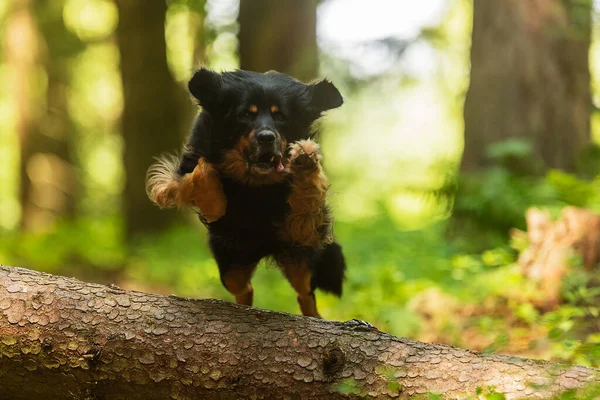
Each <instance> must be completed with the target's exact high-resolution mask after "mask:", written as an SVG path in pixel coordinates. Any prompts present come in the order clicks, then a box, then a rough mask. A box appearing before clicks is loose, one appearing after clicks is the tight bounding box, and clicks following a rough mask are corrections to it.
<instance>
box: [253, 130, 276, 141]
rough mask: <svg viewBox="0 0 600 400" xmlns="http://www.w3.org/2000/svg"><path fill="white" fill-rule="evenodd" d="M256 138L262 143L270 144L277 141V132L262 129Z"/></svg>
mask: <svg viewBox="0 0 600 400" xmlns="http://www.w3.org/2000/svg"><path fill="white" fill-rule="evenodd" d="M256 140H258V143H260V144H269V143H273V142H274V141H275V133H274V132H272V131H261V132H258V133H257V134H256Z"/></svg>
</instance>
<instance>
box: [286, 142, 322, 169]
mask: <svg viewBox="0 0 600 400" xmlns="http://www.w3.org/2000/svg"><path fill="white" fill-rule="evenodd" d="M321 158H322V156H321V151H320V146H319V144H318V143H317V142H315V141H312V140H311V139H306V140H299V141H297V142H295V143H293V144H292V145H291V146H290V168H291V169H292V171H294V170H295V171H302V172H312V171H316V170H317V169H318V168H319V161H321Z"/></svg>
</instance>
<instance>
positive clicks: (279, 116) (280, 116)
mask: <svg viewBox="0 0 600 400" xmlns="http://www.w3.org/2000/svg"><path fill="white" fill-rule="evenodd" d="M271 115H272V116H273V119H274V120H275V121H279V122H283V121H285V119H286V116H285V114H284V113H282V112H281V111H275V112H273V113H271Z"/></svg>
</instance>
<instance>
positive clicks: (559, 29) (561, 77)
mask: <svg viewBox="0 0 600 400" xmlns="http://www.w3.org/2000/svg"><path fill="white" fill-rule="evenodd" d="M473 7H474V8H473V34H472V47H471V82H470V87H469V90H468V92H467V97H466V100H465V109H464V114H465V151H464V157H463V169H464V170H466V171H473V170H477V169H479V168H482V167H485V166H487V165H489V163H490V160H489V159H488V157H487V155H486V150H487V147H488V146H489V145H491V144H493V143H496V142H500V141H503V140H505V139H508V138H522V139H525V140H528V141H529V142H530V143H531V144H532V146H533V150H534V152H535V156H536V159H537V160H539V161H542V162H543V164H544V166H545V167H548V168H561V169H572V168H574V164H575V161H576V157H577V155H578V153H579V151H580V150H581V149H582V148H583V147H584V146H585V145H587V144H588V143H589V142H590V140H591V137H590V112H591V104H592V103H591V94H590V70H589V62H588V52H589V46H590V40H591V26H592V24H591V21H592V18H591V15H592V13H591V11H592V1H590V0H530V1H522V0H505V1H488V0H475V1H474V5H473Z"/></svg>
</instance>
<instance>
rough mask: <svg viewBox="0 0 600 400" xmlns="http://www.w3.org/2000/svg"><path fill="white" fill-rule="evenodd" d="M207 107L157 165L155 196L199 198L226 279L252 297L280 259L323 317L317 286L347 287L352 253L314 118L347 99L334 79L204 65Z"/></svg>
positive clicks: (193, 87)
mask: <svg viewBox="0 0 600 400" xmlns="http://www.w3.org/2000/svg"><path fill="white" fill-rule="evenodd" d="M188 89H189V92H190V94H191V95H192V96H193V97H194V98H195V100H196V101H197V103H198V105H199V106H200V107H201V112H200V113H199V114H198V115H197V117H196V119H195V121H194V124H193V128H192V132H191V135H190V137H189V138H188V141H187V144H186V145H185V146H184V149H183V152H182V154H181V155H180V156H179V157H177V156H173V155H171V156H162V157H160V158H158V159H157V161H156V162H155V163H154V164H153V165H152V166H151V167H150V168H149V170H148V173H147V182H146V189H147V194H148V197H149V198H150V200H151V201H153V202H154V203H155V204H156V205H158V206H159V207H161V208H170V207H192V208H193V209H195V210H196V212H197V213H198V215H199V217H200V220H201V221H202V222H203V223H204V225H205V226H206V227H207V230H208V236H209V245H210V249H211V251H212V254H213V256H214V258H215V260H216V263H217V265H218V268H219V273H220V277H221V282H222V284H223V285H224V287H225V288H226V289H227V290H228V291H229V292H230V293H231V294H232V295H233V296H234V297H235V300H236V302H237V303H238V304H244V305H248V306H251V305H252V301H253V293H254V291H253V288H252V285H251V279H252V276H253V273H254V271H255V269H256V266H257V264H258V263H259V261H260V260H262V259H264V258H270V259H272V260H274V261H275V262H276V264H277V265H278V266H279V267H280V268H281V270H282V272H283V274H284V276H285V277H286V278H287V280H288V281H289V283H290V284H291V286H292V287H293V288H294V290H295V291H296V293H297V295H298V297H297V300H298V304H299V306H300V310H301V312H302V314H303V315H305V316H311V317H318V318H320V315H319V312H318V310H317V305H316V300H315V289H317V288H318V289H321V290H323V291H326V292H330V293H333V294H334V295H336V296H338V297H339V296H341V295H342V286H343V281H344V275H345V271H346V262H345V259H344V255H343V252H342V247H341V246H340V245H339V244H338V243H337V242H336V241H335V240H334V238H333V229H332V225H333V219H332V213H331V210H330V208H329V206H328V204H327V191H328V187H329V184H328V181H327V177H326V176H325V174H324V172H323V169H322V166H321V158H322V155H321V152H320V149H319V145H318V143H317V142H316V141H315V140H314V137H315V135H316V130H315V129H314V123H315V122H316V121H317V120H318V119H319V118H320V117H321V116H322V115H323V113H324V112H325V111H327V110H330V109H334V108H337V107H340V106H341V105H342V104H343V98H342V95H341V94H340V92H339V91H338V89H337V88H336V87H335V86H334V85H333V83H331V82H330V81H328V80H321V81H317V82H314V83H308V84H307V83H303V82H300V81H298V80H296V79H294V78H292V77H291V76H289V75H286V74H282V73H279V72H276V71H269V72H266V73H258V72H251V71H244V70H234V71H229V72H215V71H213V70H210V69H207V68H200V69H199V70H196V71H195V73H194V74H193V76H192V78H191V79H190V80H189V82H188Z"/></svg>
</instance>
